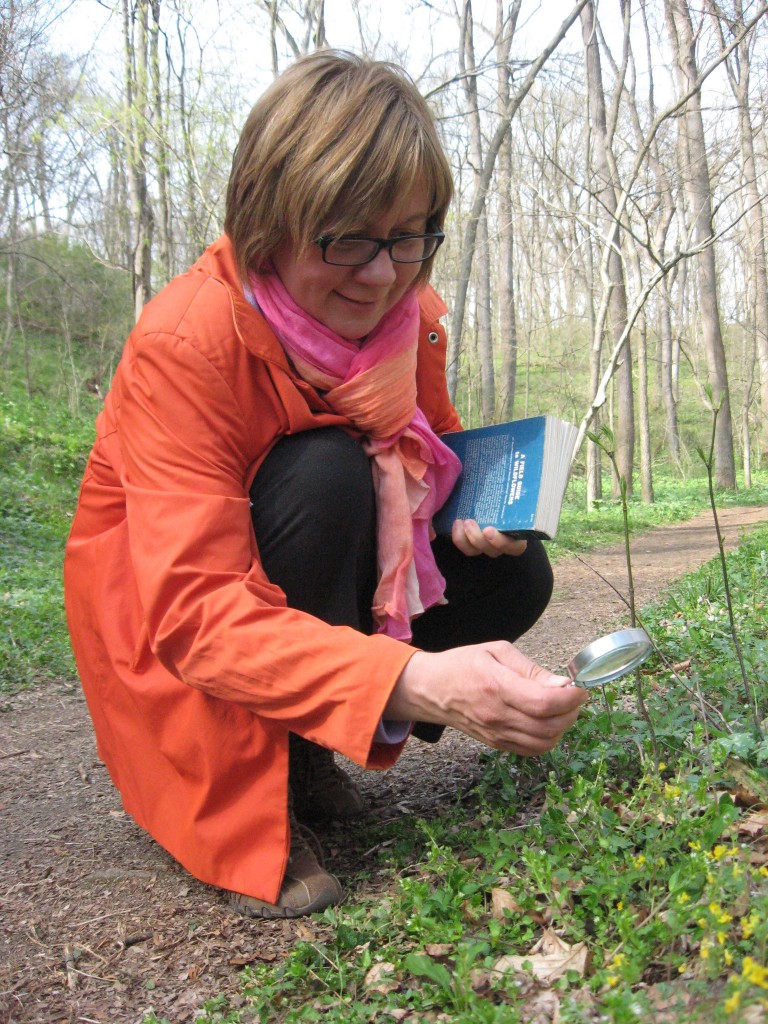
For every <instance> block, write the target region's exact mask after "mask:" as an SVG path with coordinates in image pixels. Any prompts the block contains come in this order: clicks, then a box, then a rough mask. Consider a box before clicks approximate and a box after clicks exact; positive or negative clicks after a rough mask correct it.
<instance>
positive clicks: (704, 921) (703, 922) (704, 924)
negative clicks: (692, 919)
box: [696, 917, 709, 928]
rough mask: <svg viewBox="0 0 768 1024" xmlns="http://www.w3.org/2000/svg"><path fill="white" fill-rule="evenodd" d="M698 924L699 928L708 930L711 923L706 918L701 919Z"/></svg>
mask: <svg viewBox="0 0 768 1024" xmlns="http://www.w3.org/2000/svg"><path fill="white" fill-rule="evenodd" d="M696 924H697V925H698V926H699V928H706V927H707V926H708V925H709V921H708V920H707V919H706V917H700V918H699V920H698V921H697V922H696Z"/></svg>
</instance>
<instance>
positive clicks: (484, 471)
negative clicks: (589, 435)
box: [433, 416, 577, 540]
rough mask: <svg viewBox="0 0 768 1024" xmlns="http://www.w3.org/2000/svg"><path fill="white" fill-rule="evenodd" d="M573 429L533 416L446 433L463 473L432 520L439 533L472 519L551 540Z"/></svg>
mask: <svg viewBox="0 0 768 1024" xmlns="http://www.w3.org/2000/svg"><path fill="white" fill-rule="evenodd" d="M576 435H577V430H576V427H574V426H573V424H571V423H567V422H566V421H565V420H561V419H558V418H557V417H555V416H532V417H529V418H528V419H523V420H513V421H512V422H510V423H496V424H493V425H492V426H489V427H476V428H474V429H471V430H463V431H457V432H456V433H452V434H444V435H443V437H442V438H441V440H442V441H444V442H445V444H447V445H448V447H449V448H451V449H452V450H453V451H454V452H455V453H456V454H457V455H458V456H459V458H460V459H461V464H462V471H461V475H460V476H459V479H458V480H457V481H456V486H455V487H454V489H453V491H452V492H451V495H450V497H449V498H448V501H447V502H446V503H445V505H444V506H443V508H442V509H440V510H439V512H438V513H437V515H436V516H435V517H434V520H433V525H434V528H435V530H436V532H437V533H450V532H451V526H452V525H453V523H454V521H455V520H456V519H474V520H476V522H477V523H478V524H479V525H480V526H481V527H484V526H495V527H496V529H498V530H503V531H504V532H505V533H514V534H520V535H523V536H524V535H525V534H532V535H535V536H538V537H543V538H545V539H549V540H551V539H552V538H553V537H554V536H555V534H556V533H557V527H558V523H559V522H560V509H561V507H562V502H563V496H564V494H565V488H566V485H567V483H568V474H569V470H570V464H571V457H572V455H573V447H574V444H575V442H576Z"/></svg>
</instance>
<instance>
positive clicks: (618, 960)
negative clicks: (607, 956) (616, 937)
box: [611, 953, 627, 967]
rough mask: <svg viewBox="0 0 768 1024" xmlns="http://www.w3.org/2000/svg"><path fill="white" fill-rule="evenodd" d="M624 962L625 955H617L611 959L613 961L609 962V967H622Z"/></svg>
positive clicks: (625, 960)
mask: <svg viewBox="0 0 768 1024" xmlns="http://www.w3.org/2000/svg"><path fill="white" fill-rule="evenodd" d="M626 962H627V954H626V953H617V954H616V956H615V957H613V959H612V960H611V967H623V966H624V964H625V963H626Z"/></svg>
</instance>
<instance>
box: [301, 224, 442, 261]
mask: <svg viewBox="0 0 768 1024" xmlns="http://www.w3.org/2000/svg"><path fill="white" fill-rule="evenodd" d="M444 240H445V235H444V234H443V232H442V231H432V232H430V233H429V234H427V235H403V236H401V237H400V238H358V237H356V236H355V235H339V236H338V237H335V236H334V235H321V236H320V238H316V239H315V245H319V246H320V249H321V250H322V253H323V262H324V263H330V264H331V266H333V267H362V266H364V265H365V264H366V263H371V262H373V260H375V259H376V257H377V256H378V255H379V253H380V252H381V250H382V249H386V250H387V252H388V253H389V256H390V259H391V260H392V262H393V263H423V262H424V260H428V259H430V257H432V256H434V255H435V253H436V252H437V250H438V249H439V248H440V246H441V245H442V243H443V241H444Z"/></svg>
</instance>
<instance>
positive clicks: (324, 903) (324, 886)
mask: <svg viewBox="0 0 768 1024" xmlns="http://www.w3.org/2000/svg"><path fill="white" fill-rule="evenodd" d="M288 823H289V826H290V829H291V849H290V854H289V857H288V866H287V867H286V869H285V877H284V878H283V884H282V887H281V889H280V895H279V897H278V900H277V903H267V901H266V900H260V899H257V898H256V897H255V896H244V895H243V894H242V893H239V892H231V893H230V894H229V900H230V903H231V904H232V906H233V907H234V909H235V910H238V911H239V912H240V913H241V914H243V915H245V916H246V917H305V916H306V915H307V914H316V913H317V912H318V911H320V910H325V908H326V907H330V906H335V904H337V903H341V901H342V899H343V898H344V890H343V889H342V888H341V885H340V883H339V880H338V878H336V876H335V875H331V874H329V873H328V872H327V871H326V870H325V868H324V866H323V863H322V853H321V851H320V844H319V843H318V841H317V837H316V836H314V835H313V834H312V833H311V832H310V830H309V829H308V828H305V827H304V826H303V825H300V824H299V822H298V821H297V820H296V816H295V814H294V813H293V810H292V808H290V807H289V813H288Z"/></svg>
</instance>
